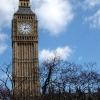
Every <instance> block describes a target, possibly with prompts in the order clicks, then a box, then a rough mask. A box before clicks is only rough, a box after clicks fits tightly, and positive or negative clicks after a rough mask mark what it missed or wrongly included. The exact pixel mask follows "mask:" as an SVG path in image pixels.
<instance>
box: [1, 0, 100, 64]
mask: <svg viewBox="0 0 100 100" xmlns="http://www.w3.org/2000/svg"><path fill="white" fill-rule="evenodd" d="M17 9H18V0H2V2H0V64H3V63H8V62H12V44H11V42H12V41H11V23H12V22H11V21H12V18H13V14H14V12H16V11H17ZM31 9H32V10H33V12H34V13H35V14H36V15H37V19H38V24H39V28H38V31H39V45H38V48H39V61H40V62H41V61H44V60H46V59H49V58H52V57H54V55H55V53H56V54H57V55H59V56H60V57H61V58H62V59H63V60H68V61H71V62H76V63H79V64H82V63H88V62H97V64H98V65H100V0H31Z"/></svg>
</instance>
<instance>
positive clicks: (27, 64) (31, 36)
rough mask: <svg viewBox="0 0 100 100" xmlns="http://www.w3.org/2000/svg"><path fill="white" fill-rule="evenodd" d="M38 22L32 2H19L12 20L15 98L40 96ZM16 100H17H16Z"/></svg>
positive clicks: (24, 99)
mask: <svg viewBox="0 0 100 100" xmlns="http://www.w3.org/2000/svg"><path fill="white" fill-rule="evenodd" d="M38 65H39V64H38V21H37V17H36V15H35V13H33V12H32V10H31V8H30V0H19V8H18V10H17V12H15V13H14V15H13V20H12V79H13V85H12V89H13V97H14V98H17V99H19V100H33V97H35V96H39V93H40V81H39V66H38ZM14 100H16V99H14Z"/></svg>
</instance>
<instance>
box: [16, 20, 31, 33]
mask: <svg viewBox="0 0 100 100" xmlns="http://www.w3.org/2000/svg"><path fill="white" fill-rule="evenodd" d="M18 31H19V32H20V33H22V34H28V33H30V32H31V31H32V26H31V25H30V24H29V23H25V22H23V23H21V24H19V26H18Z"/></svg>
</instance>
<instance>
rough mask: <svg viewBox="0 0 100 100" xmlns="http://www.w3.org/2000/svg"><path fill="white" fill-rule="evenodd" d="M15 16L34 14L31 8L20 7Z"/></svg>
mask: <svg viewBox="0 0 100 100" xmlns="http://www.w3.org/2000/svg"><path fill="white" fill-rule="evenodd" d="M15 14H34V13H33V12H32V10H31V8H30V7H19V9H18V10H17V12H16V13H15Z"/></svg>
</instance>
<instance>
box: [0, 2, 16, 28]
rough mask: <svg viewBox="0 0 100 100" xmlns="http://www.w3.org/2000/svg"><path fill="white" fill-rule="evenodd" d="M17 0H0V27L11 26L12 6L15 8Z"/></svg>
mask: <svg viewBox="0 0 100 100" xmlns="http://www.w3.org/2000/svg"><path fill="white" fill-rule="evenodd" d="M17 2H18V0H2V2H0V27H3V26H7V27H9V26H11V25H10V24H11V19H12V16H13V13H14V7H16V8H17V4H18V3H17Z"/></svg>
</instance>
